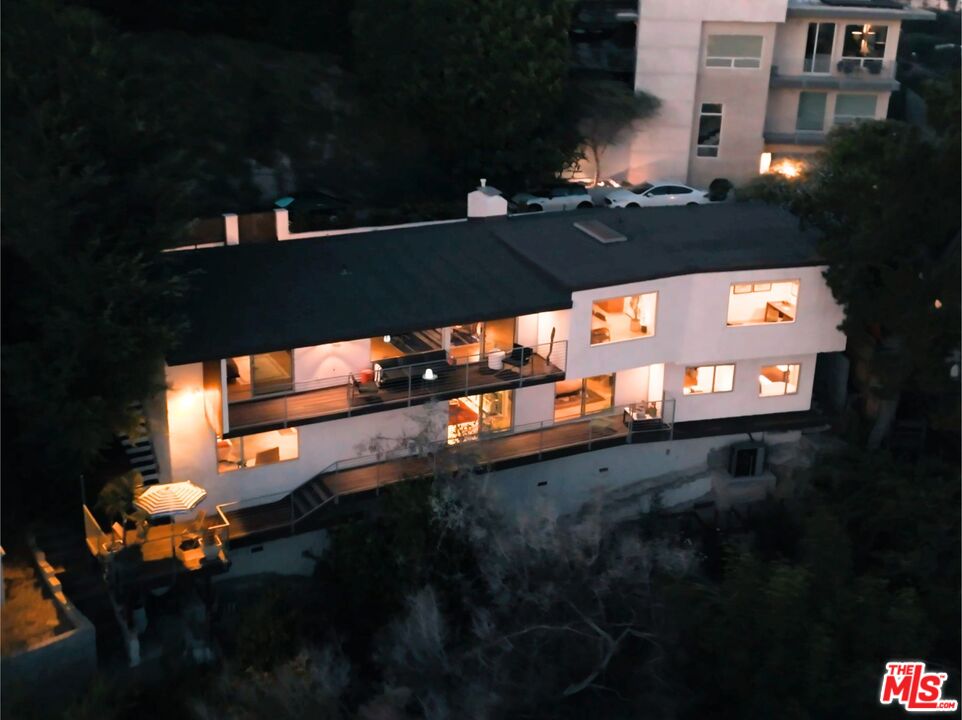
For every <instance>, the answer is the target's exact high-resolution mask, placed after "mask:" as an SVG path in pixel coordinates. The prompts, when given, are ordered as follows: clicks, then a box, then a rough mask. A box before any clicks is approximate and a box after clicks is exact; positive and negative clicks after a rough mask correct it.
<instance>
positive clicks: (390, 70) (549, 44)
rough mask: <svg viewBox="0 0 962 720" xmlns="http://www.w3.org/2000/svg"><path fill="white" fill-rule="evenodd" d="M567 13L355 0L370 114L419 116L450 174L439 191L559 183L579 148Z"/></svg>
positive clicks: (529, 1)
mask: <svg viewBox="0 0 962 720" xmlns="http://www.w3.org/2000/svg"><path fill="white" fill-rule="evenodd" d="M569 15H570V3H568V2H567V0H481V1H480V2H478V1H476V0H389V1H388V2H385V0H358V2H357V3H356V5H355V10H354V13H353V16H352V26H353V28H354V38H355V41H354V49H355V54H356V58H355V59H356V63H355V64H356V68H357V72H358V76H359V79H360V80H361V82H362V84H363V85H364V87H365V88H366V89H367V91H368V92H369V93H370V94H371V96H372V97H373V99H374V102H373V103H372V105H371V109H370V112H372V113H378V114H380V115H382V116H389V117H391V118H392V124H398V123H402V124H403V123H404V122H405V118H409V119H411V121H412V124H413V125H414V127H416V128H417V130H418V131H419V132H420V133H421V134H422V136H423V138H424V140H425V142H426V143H427V144H428V146H429V147H430V148H431V151H432V153H433V155H434V158H433V163H434V164H435V165H436V166H437V167H439V168H441V169H442V170H443V177H442V179H441V184H440V185H439V188H438V190H439V191H440V192H450V191H451V189H452V188H456V189H458V192H461V190H463V188H465V187H468V186H469V185H471V184H474V183H477V180H478V178H479V177H486V178H489V179H491V180H492V182H493V183H495V184H497V183H501V184H502V187H505V186H511V185H513V184H517V183H522V182H527V181H531V182H534V181H537V180H540V179H544V178H546V177H553V176H554V175H555V174H556V173H558V172H559V171H560V170H562V169H563V168H564V167H565V166H566V165H567V164H570V163H571V162H572V161H573V160H574V159H575V158H576V156H577V147H578V144H579V137H578V133H577V128H576V126H575V122H573V118H572V115H571V113H570V108H567V107H566V104H565V101H566V95H565V90H566V87H565V82H566V78H567V73H568V25H569ZM398 28H404V31H403V32H398ZM574 120H576V119H574ZM428 159H429V161H430V160H431V158H428Z"/></svg>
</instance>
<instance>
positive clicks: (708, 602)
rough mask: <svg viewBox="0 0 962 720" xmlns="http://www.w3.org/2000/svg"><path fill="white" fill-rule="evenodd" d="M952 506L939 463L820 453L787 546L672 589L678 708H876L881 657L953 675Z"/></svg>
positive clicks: (954, 484)
mask: <svg viewBox="0 0 962 720" xmlns="http://www.w3.org/2000/svg"><path fill="white" fill-rule="evenodd" d="M958 503H959V487H958V472H957V470H953V469H952V468H949V467H942V466H932V465H929V464H924V463H923V464H917V465H912V464H902V463H896V462H894V461H893V460H892V458H891V457H889V456H887V455H885V454H878V453H875V454H872V453H866V452H861V451H854V450H850V451H847V452H846V453H845V454H843V455H841V456H838V457H831V458H824V459H822V460H821V461H820V462H818V464H817V465H816V467H815V469H814V472H813V477H812V491H811V493H810V495H809V496H808V497H807V499H806V500H805V502H804V505H803V507H802V508H800V509H799V512H798V514H799V516H800V519H801V527H800V534H799V542H798V543H797V544H796V548H797V550H796V554H794V555H792V556H784V557H781V558H775V559H771V560H762V559H760V557H759V555H758V554H757V553H755V552H746V551H744V550H742V551H737V552H736V551H731V552H730V554H729V556H728V558H727V560H726V563H725V573H724V579H723V580H722V582H721V584H720V585H719V586H717V587H716V586H712V585H708V584H705V583H695V584H685V585H676V586H675V587H672V588H671V589H670V592H669V594H668V597H669V601H668V605H669V606H676V607H679V608H683V610H682V611H681V612H678V613H677V614H674V617H675V620H676V621H677V622H678V623H679V627H680V633H681V635H680V645H681V648H679V650H678V651H676V652H675V653H674V657H675V659H676V662H679V663H680V666H679V668H678V669H679V670H680V671H681V672H682V673H683V674H684V675H685V676H687V677H689V678H690V679H691V683H692V686H691V688H690V690H691V694H690V696H689V697H691V698H692V699H693V702H692V703H691V705H690V706H689V707H688V708H687V709H686V712H685V713H684V716H685V717H693V718H694V717H705V716H706V713H709V712H710V713H711V714H712V716H713V717H719V718H742V717H775V716H778V717H788V718H821V717H841V716H844V717H850V718H863V717H864V718H873V717H876V716H877V712H878V705H877V702H876V698H877V696H876V692H875V691H876V689H877V687H878V683H879V677H880V675H881V672H882V670H883V667H884V663H885V662H886V661H887V660H889V659H891V658H893V657H913V658H914V657H923V658H925V659H926V660H928V661H929V662H930V663H931V664H934V665H938V666H940V667H942V668H945V669H948V671H949V672H950V674H952V673H955V674H956V676H957V674H958V669H957V668H958V647H959V640H960V638H959V633H958V622H957V613H958V594H957V589H958V583H959V571H958V567H959V518H958V513H956V512H950V511H949V509H950V508H956V507H957V506H958ZM757 539H758V537H757V536H756V540H757Z"/></svg>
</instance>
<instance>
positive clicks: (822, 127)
mask: <svg viewBox="0 0 962 720" xmlns="http://www.w3.org/2000/svg"><path fill="white" fill-rule="evenodd" d="M803 95H808V96H811V97H814V96H821V98H822V117H821V122H820V123H819V126H818V128H802V127H799V120H800V119H801V110H802V96H803ZM827 111H828V93H827V92H824V91H818V90H802V91H801V92H799V93H798V106H797V108H796V110H795V132H800V133H807V132H812V133H823V132H825V116H826V115H827V114H828V112H827Z"/></svg>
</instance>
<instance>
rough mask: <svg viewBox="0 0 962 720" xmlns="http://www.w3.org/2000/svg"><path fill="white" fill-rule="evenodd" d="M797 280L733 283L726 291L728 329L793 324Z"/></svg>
mask: <svg viewBox="0 0 962 720" xmlns="http://www.w3.org/2000/svg"><path fill="white" fill-rule="evenodd" d="M797 309H798V280H766V281H763V282H759V281H751V282H742V283H733V284H732V285H731V287H730V289H729V291H728V327H737V326H739V325H762V324H766V323H781V322H795V312H796V310H797Z"/></svg>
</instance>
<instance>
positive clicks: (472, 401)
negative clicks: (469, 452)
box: [448, 390, 514, 445]
mask: <svg viewBox="0 0 962 720" xmlns="http://www.w3.org/2000/svg"><path fill="white" fill-rule="evenodd" d="M513 404H514V391H513V390H499V391H498V392H493V393H484V394H483V395H468V396H466V397H460V398H455V399H453V400H449V401H448V443H449V444H452V445H453V444H455V443H459V442H463V441H464V440H471V439H473V438H476V437H477V436H478V434H479V433H497V432H504V431H505V430H510V429H511V427H512V424H513V415H512V406H513Z"/></svg>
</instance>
